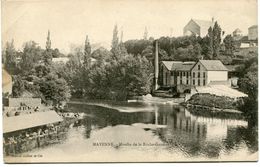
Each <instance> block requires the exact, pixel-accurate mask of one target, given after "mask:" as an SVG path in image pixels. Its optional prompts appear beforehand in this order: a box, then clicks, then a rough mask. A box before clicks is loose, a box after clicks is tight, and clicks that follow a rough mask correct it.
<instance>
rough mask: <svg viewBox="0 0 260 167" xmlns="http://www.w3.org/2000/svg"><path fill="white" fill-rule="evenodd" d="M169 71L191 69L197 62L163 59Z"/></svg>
mask: <svg viewBox="0 0 260 167" xmlns="http://www.w3.org/2000/svg"><path fill="white" fill-rule="evenodd" d="M162 63H163V64H164V65H165V67H166V68H167V69H168V70H169V71H190V70H191V68H192V67H193V65H194V64H195V62H193V61H192V62H181V61H162Z"/></svg>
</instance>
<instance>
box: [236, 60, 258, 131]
mask: <svg viewBox="0 0 260 167" xmlns="http://www.w3.org/2000/svg"><path fill="white" fill-rule="evenodd" d="M255 60H257V57H255V58H252V59H250V60H248V61H246V62H245V64H244V66H243V68H241V69H240V70H242V71H243V73H241V76H240V78H239V80H238V86H239V89H240V90H241V91H242V92H244V93H246V94H247V95H248V98H245V99H244V105H242V106H241V111H243V112H244V115H245V116H246V118H247V119H248V120H249V125H250V126H255V125H257V118H258V116H257V115H258V65H257V61H255Z"/></svg>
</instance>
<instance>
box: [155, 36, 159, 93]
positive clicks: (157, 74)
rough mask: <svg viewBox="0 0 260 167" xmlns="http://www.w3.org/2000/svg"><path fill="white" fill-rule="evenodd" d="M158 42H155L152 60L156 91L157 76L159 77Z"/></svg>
mask: <svg viewBox="0 0 260 167" xmlns="http://www.w3.org/2000/svg"><path fill="white" fill-rule="evenodd" d="M158 52H159V49H158V40H155V58H154V78H155V83H154V89H155V90H157V89H158V76H159V58H158V54H159V53H158Z"/></svg>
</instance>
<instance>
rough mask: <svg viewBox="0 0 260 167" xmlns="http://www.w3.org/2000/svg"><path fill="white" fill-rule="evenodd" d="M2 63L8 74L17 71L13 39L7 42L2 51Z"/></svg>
mask: <svg viewBox="0 0 260 167" xmlns="http://www.w3.org/2000/svg"><path fill="white" fill-rule="evenodd" d="M3 64H4V67H5V69H6V70H7V71H8V72H9V73H10V74H16V73H17V71H18V66H17V52H16V50H15V48H14V40H12V42H11V43H9V42H7V43H6V46H5V50H4V53H3Z"/></svg>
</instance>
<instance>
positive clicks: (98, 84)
mask: <svg viewBox="0 0 260 167" xmlns="http://www.w3.org/2000/svg"><path fill="white" fill-rule="evenodd" d="M146 31H147V30H146ZM222 33H223V32H222V30H221V28H220V26H219V25H218V23H216V24H215V25H214V27H213V28H209V30H208V35H207V36H205V37H203V38H201V37H196V36H183V37H161V38H159V39H158V41H159V56H160V57H159V59H160V61H162V60H176V61H197V60H199V59H202V58H203V59H219V60H221V61H222V62H223V63H224V64H238V63H237V61H234V60H236V58H237V56H236V50H238V49H237V48H236V43H235V41H234V39H233V37H232V36H231V35H227V36H226V37H225V38H224V39H223V42H222V41H221V35H222ZM147 34H148V33H147V32H146V33H145V35H144V39H141V40H128V41H125V42H123V41H122V39H119V37H118V29H117V26H115V27H114V31H113V39H112V42H111V50H107V49H105V48H103V47H100V48H98V49H95V50H92V48H91V44H90V42H89V39H88V37H86V40H85V43H84V47H83V48H82V47H74V49H73V50H72V51H71V53H69V54H68V55H64V54H62V53H60V52H59V50H58V49H52V48H51V41H50V34H49V33H48V36H47V41H46V48H45V49H42V48H41V47H40V46H38V44H37V43H36V42H34V41H30V42H26V43H25V44H24V47H23V50H22V51H18V50H16V49H15V48H14V45H13V41H12V42H7V43H6V45H5V47H4V49H3V53H2V55H3V56H2V62H3V64H4V68H5V69H6V70H7V71H8V72H9V73H10V74H11V75H12V77H13V81H14V82H13V93H12V95H11V96H13V97H20V96H23V95H24V94H26V93H27V92H29V93H31V94H33V96H35V97H41V98H42V100H43V102H44V103H46V104H53V105H60V104H61V103H62V102H63V101H67V100H69V98H70V97H71V96H72V97H77V98H88V99H113V100H126V99H127V98H128V97H129V96H135V95H144V94H147V93H150V92H151V90H152V82H153V65H152V64H153V62H154V61H153V59H154V53H155V51H154V43H155V42H154V41H155V40H154V39H153V38H152V37H150V38H148V37H147ZM243 54H244V57H245V59H243V61H242V63H241V62H239V66H238V68H237V72H238V74H239V76H238V77H239V78H240V79H239V85H240V90H241V91H243V92H245V93H247V94H249V99H250V100H249V101H250V102H252V100H254V105H252V106H254V107H255V106H256V105H255V104H257V95H256V94H255V92H257V91H256V90H257V89H258V85H257V68H258V67H257V52H243ZM54 57H67V58H68V59H69V60H68V62H67V63H53V62H52V61H51V59H52V58H54ZM249 85H250V87H249ZM253 111H255V110H254V109H252V112H253ZM256 111H257V110H256Z"/></svg>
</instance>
